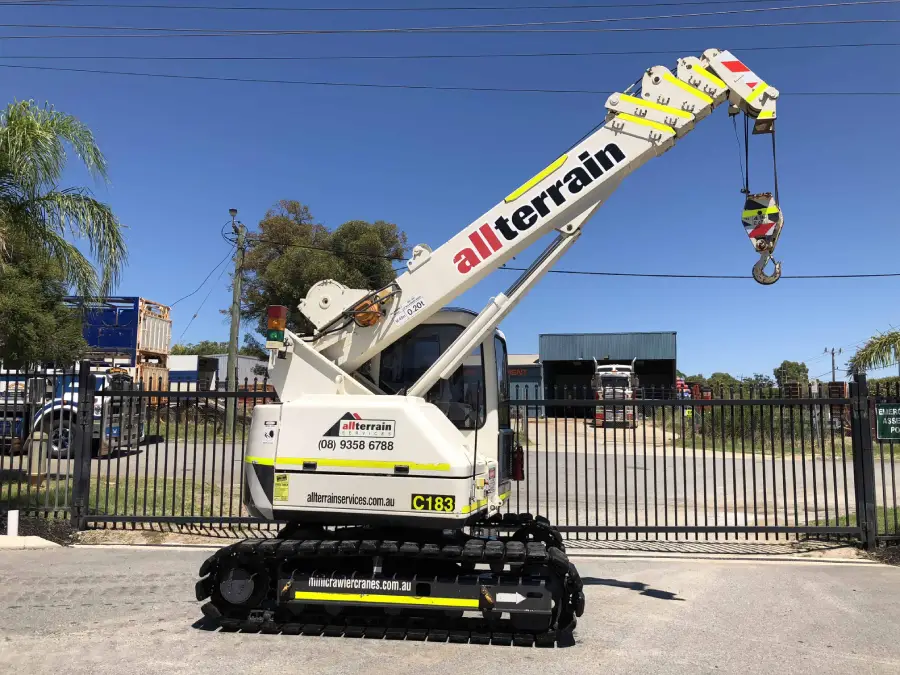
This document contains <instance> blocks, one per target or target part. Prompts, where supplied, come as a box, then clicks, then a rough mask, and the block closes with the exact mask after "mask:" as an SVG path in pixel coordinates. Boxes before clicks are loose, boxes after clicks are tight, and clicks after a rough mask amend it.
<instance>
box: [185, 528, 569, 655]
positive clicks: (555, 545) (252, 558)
mask: <svg viewBox="0 0 900 675" xmlns="http://www.w3.org/2000/svg"><path fill="white" fill-rule="evenodd" d="M502 524H503V526H504V527H505V528H512V532H511V534H509V535H508V536H503V537H499V536H496V535H495V536H492V537H486V536H471V535H464V534H462V533H460V532H456V533H433V532H407V535H410V534H413V535H420V536H419V537H418V538H417V539H415V540H412V539H411V538H410V537H409V536H407V538H400V537H396V536H395V535H396V534H397V533H396V532H391V531H388V530H373V529H363V528H346V529H339V530H336V531H329V532H322V533H321V534H322V538H315V539H314V538H305V537H304V538H301V537H299V536H296V535H297V534H299V531H298V530H297V529H296V528H294V529H287V530H285V532H283V535H285V538H281V536H282V535H279V538H277V539H249V540H245V541H241V542H239V543H236V544H233V545H231V546H227V547H225V548H222V549H220V550H219V551H217V552H216V553H215V554H214V555H213V556H211V557H210V558H208V559H207V560H206V561H205V562H204V563H203V565H202V566H201V568H200V577H201V578H200V580H199V581H198V582H197V584H196V596H197V599H198V600H200V601H203V600H206V599H207V598H208V599H209V601H208V602H207V603H206V604H204V605H203V608H202V610H203V613H204V615H205V616H206V617H207V618H208V619H210V620H212V621H214V622H216V623H217V624H218V625H219V626H220V627H221V629H222V630H223V631H243V632H254V633H256V632H261V633H281V634H286V635H298V634H303V635H325V636H333V637H338V636H343V637H366V638H370V639H388V640H391V639H394V640H403V639H406V640H428V641H431V642H447V641H449V642H459V643H463V642H471V643H474V644H502V645H517V646H523V647H531V646H538V647H552V646H554V645H556V644H558V643H565V642H569V641H571V639H572V638H571V633H572V630H573V629H574V628H575V624H576V617H577V616H581V614H582V612H583V611H584V594H583V590H582V589H583V585H582V582H581V577H580V576H579V574H578V571H577V570H576V569H575V566H574V565H573V564H572V563H570V562H569V559H568V557H567V556H566V554H565V552H564V550H563V545H562V539H561V537H560V536H559V533H558V532H557V531H556V530H554V529H553V528H551V527H550V525H549V523H547V522H546V521H545V520H543V519H540V520H533V519H531V518H530V516H528V515H527V514H525V515H523V516H513V517H510V516H507V517H506V518H505V519H504V521H503V523H502ZM496 526H497V523H496V522H493V523H485V524H483V525H482V526H481V527H484V528H494V527H496ZM479 529H480V528H479V526H476V527H475V528H473V532H479ZM491 531H493V530H491ZM479 534H480V532H479ZM326 536H327V537H328V538H324V537H326ZM388 536H391V538H387V537H388ZM294 537H296V538H294ZM322 588H328V589H329V590H328V591H326V592H314V591H316V590H318V589H322ZM331 589H355V590H358V589H365V590H367V592H366V593H349V592H348V593H344V592H341V591H340V590H338V591H335V590H331ZM433 596H444V597H433ZM298 598H300V600H298ZM323 598H324V600H326V601H323V600H322V599H323ZM504 598H513V600H504ZM345 600H346V601H345ZM504 602H506V603H508V604H507V605H503V603H504ZM420 603H425V604H428V603H431V604H433V605H437V606H436V607H429V606H421V605H420ZM445 603H458V604H456V605H451V606H450V607H448V606H444V604H445ZM472 614H475V616H472Z"/></svg>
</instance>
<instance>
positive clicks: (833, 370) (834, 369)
mask: <svg viewBox="0 0 900 675" xmlns="http://www.w3.org/2000/svg"><path fill="white" fill-rule="evenodd" d="M843 351H844V350H843V349H837V350H835V348H834V347H832V348H831V381H832V382H837V373H836V371H837V368H835V365H834V355H835V354H840V353H842V352H843ZM824 353H825V354H827V353H828V347H826V348H825V352H824Z"/></svg>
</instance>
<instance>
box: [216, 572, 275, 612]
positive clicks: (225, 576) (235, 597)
mask: <svg viewBox="0 0 900 675" xmlns="http://www.w3.org/2000/svg"><path fill="white" fill-rule="evenodd" d="M269 585H270V582H269V575H268V574H267V573H266V571H265V569H264V568H262V566H261V565H259V564H258V563H256V562H255V561H248V562H246V563H244V562H243V561H241V560H234V561H231V562H229V563H227V564H225V565H223V566H222V567H221V568H219V570H217V573H216V574H215V581H214V587H213V593H212V599H213V602H214V603H215V604H216V605H217V606H218V607H219V609H220V610H221V609H223V606H224V607H228V606H230V607H241V608H249V609H255V608H256V607H258V606H259V605H260V604H261V603H262V602H263V600H265V598H266V595H267V593H268V591H269ZM223 613H224V612H223Z"/></svg>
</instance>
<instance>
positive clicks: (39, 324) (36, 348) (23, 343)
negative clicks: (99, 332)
mask: <svg viewBox="0 0 900 675" xmlns="http://www.w3.org/2000/svg"><path fill="white" fill-rule="evenodd" d="M5 244H6V251H5V257H6V260H5V263H4V266H3V272H2V274H0V326H2V329H0V361H2V362H3V365H4V367H6V368H19V367H23V366H25V365H29V364H40V363H56V364H63V365H64V364H70V363H73V362H75V361H76V360H77V359H78V357H79V356H81V354H82V353H83V352H84V350H85V348H86V347H87V344H86V343H85V341H84V339H83V338H82V335H81V329H82V325H81V318H80V316H79V315H78V312H77V311H75V310H72V309H70V308H68V307H66V306H65V305H64V304H63V303H62V299H63V297H64V296H65V292H66V282H65V275H64V274H63V271H62V269H61V268H60V266H59V264H58V262H56V261H53V260H48V259H47V257H46V256H45V255H43V253H42V251H41V250H40V249H36V248H34V247H33V246H31V243H30V242H28V241H26V240H25V239H23V238H22V237H21V236H19V235H16V234H13V235H12V236H11V237H9V238H7V239H6V240H5Z"/></svg>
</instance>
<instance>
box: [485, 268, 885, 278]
mask: <svg viewBox="0 0 900 675" xmlns="http://www.w3.org/2000/svg"><path fill="white" fill-rule="evenodd" d="M500 269H504V270H514V271H517V272H524V271H525V270H526V268H525V267H505V266H504V267H501V268H500ZM550 273H551V274H574V275H583V276H596V277H642V278H649V279H752V278H753V277H752V276H750V275H749V274H650V273H637V272H593V271H585V270H550ZM885 277H900V272H888V273H884V274H783V275H782V276H781V278H782V279H869V278H885Z"/></svg>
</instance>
